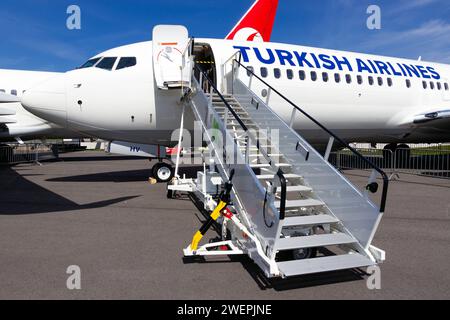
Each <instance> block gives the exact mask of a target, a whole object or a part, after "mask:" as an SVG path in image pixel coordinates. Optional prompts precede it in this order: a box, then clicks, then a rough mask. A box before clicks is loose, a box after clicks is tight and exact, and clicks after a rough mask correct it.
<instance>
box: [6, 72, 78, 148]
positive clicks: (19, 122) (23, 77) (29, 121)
mask: <svg viewBox="0 0 450 320" xmlns="http://www.w3.org/2000/svg"><path fill="white" fill-rule="evenodd" d="M57 75H58V73H55V72H37V71H20V70H0V141H2V142H11V141H14V140H16V141H18V142H20V143H22V140H28V139H42V138H47V137H61V138H76V137H78V136H79V134H78V133H75V132H73V131H69V130H67V129H65V128H64V127H62V126H59V125H57V124H55V123H51V122H49V121H47V120H44V119H41V118H38V117H36V116H35V115H33V114H31V113H30V112H28V111H26V110H25V109H24V108H23V106H22V105H21V103H20V100H21V97H22V95H23V93H24V92H25V91H26V90H27V89H29V88H31V87H33V86H36V85H38V84H39V83H42V82H44V81H46V80H48V79H50V78H53V77H55V76H57Z"/></svg>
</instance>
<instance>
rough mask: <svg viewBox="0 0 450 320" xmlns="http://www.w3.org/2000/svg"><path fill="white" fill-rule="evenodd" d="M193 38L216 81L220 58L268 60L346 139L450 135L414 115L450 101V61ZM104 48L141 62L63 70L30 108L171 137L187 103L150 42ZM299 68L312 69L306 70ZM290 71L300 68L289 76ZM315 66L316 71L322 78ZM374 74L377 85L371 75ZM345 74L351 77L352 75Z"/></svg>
mask: <svg viewBox="0 0 450 320" xmlns="http://www.w3.org/2000/svg"><path fill="white" fill-rule="evenodd" d="M196 43H201V44H207V45H209V46H210V47H211V49H212V52H213V54H214V60H215V66H216V70H215V71H216V74H217V87H218V88H221V87H222V79H223V75H222V68H221V65H222V64H223V63H225V62H226V61H227V60H228V59H229V58H230V57H231V56H232V55H233V54H235V53H236V52H238V51H241V53H242V62H243V63H244V64H245V65H246V66H251V67H253V68H254V70H255V73H256V74H257V75H261V68H266V69H267V74H268V75H267V76H266V77H264V80H265V81H267V82H268V83H269V84H270V85H271V86H273V87H274V88H276V89H277V90H278V91H280V92H281V93H282V94H283V95H285V96H286V97H287V98H289V99H290V100H292V101H293V102H294V103H295V104H297V105H298V106H299V107H301V108H302V109H304V110H305V111H306V112H308V113H309V114H311V115H312V116H313V117H314V118H316V119H317V120H318V121H320V122H321V123H322V124H323V125H325V126H326V127H328V128H329V129H331V130H332V131H335V132H336V133H337V134H338V135H340V136H341V137H343V138H344V139H347V141H349V142H374V143H375V142H380V143H381V142H386V143H389V142H421V143H426V142H444V141H450V129H449V128H448V126H446V125H443V126H439V123H437V124H436V123H433V126H432V127H431V126H430V127H427V126H421V127H416V126H414V125H413V124H412V122H413V121H412V120H413V119H414V116H416V115H417V114H422V113H426V112H428V111H430V112H432V111H433V110H435V109H436V108H439V109H443V108H444V109H445V108H447V109H450V91H448V84H449V79H450V67H449V66H448V65H442V64H435V63H428V62H422V61H413V60H405V59H397V58H388V57H380V56H373V55H365V54H357V53H349V52H342V51H333V50H326V49H318V48H310V47H303V46H294V45H286V44H277V43H253V42H235V41H228V40H214V39H196ZM243 47H245V48H243ZM277 50H278V51H277ZM258 53H259V56H258ZM97 57H118V58H120V57H134V58H136V60H137V64H136V65H135V66H133V67H130V68H125V69H121V70H115V67H114V68H113V69H112V70H104V69H99V68H96V67H92V68H86V69H77V70H73V71H69V72H67V73H65V74H62V75H59V76H58V77H56V78H54V79H53V80H50V81H47V82H45V83H43V84H42V85H40V86H37V87H35V88H33V90H30V91H27V94H26V95H25V98H24V104H25V106H26V107H27V109H28V110H30V111H31V112H33V113H34V114H36V115H37V116H39V117H42V118H45V119H47V120H49V121H52V122H55V123H57V124H59V125H61V126H63V127H65V128H67V129H70V130H75V131H78V132H80V133H82V134H84V135H89V136H94V137H99V138H102V139H105V140H121V141H129V142H136V143H144V144H159V145H167V146H171V145H174V144H175V143H176V142H175V141H174V139H173V137H172V135H173V131H174V130H176V129H177V128H178V127H179V124H180V118H181V113H182V106H181V105H180V104H179V99H180V92H179V90H160V89H158V88H156V86H155V76H154V70H153V59H152V42H143V43H137V44H133V45H129V46H124V47H120V48H116V49H112V50H109V51H106V52H104V53H101V54H99V55H98V56H97ZM371 63H373V65H371ZM116 66H117V62H116ZM407 66H409V67H407ZM275 69H278V70H279V71H280V74H281V76H280V77H279V78H277V77H275V73H276V72H278V71H276V70H275ZM289 70H291V71H289ZM300 71H304V72H305V79H304V80H302V78H300ZM291 72H292V74H293V78H292V79H289V78H288V73H291ZM311 72H316V75H317V80H316V81H313V80H312V74H311ZM324 72H325V73H327V75H326V76H325V75H324V74H323V73H324ZM336 74H339V78H340V82H339V83H338V82H336V80H335V77H337V76H336ZM358 76H361V77H362V80H363V81H362V84H359V83H358ZM370 76H371V77H373V80H374V83H373V85H371V84H369V77H370ZM324 77H327V78H328V81H324ZM348 77H350V78H351V81H347V78H348ZM379 77H380V78H381V79H382V85H380V84H379V83H378V81H379V79H378V78H379ZM407 80H408V81H409V83H410V85H408V86H409V87H408V86H407ZM424 81H425V82H426V83H427V89H424V87H423V82H424ZM348 82H349V83H348ZM431 83H433V84H431ZM430 86H433V87H434V89H431V88H430ZM438 86H439V88H440V89H438ZM252 89H253V90H254V92H255V93H257V94H260V93H261V92H262V89H263V87H262V86H261V87H260V88H259V87H258V84H255V86H254V87H252ZM277 99H278V98H277V97H274V98H273V99H272V100H271V102H270V107H271V108H273V109H274V110H275V111H276V112H277V113H278V114H279V115H280V116H281V117H282V118H283V119H284V120H286V121H289V119H290V117H291V111H292V109H291V108H290V107H288V106H287V105H286V104H285V103H281V99H278V100H277ZM186 124H187V127H188V128H192V127H193V125H192V124H193V117H192V116H188V118H187V119H186ZM295 128H296V129H297V130H299V131H301V133H302V134H303V135H304V136H305V138H307V139H309V140H310V141H311V142H312V143H316V144H324V143H326V141H327V140H328V138H329V137H326V136H321V135H319V132H320V130H317V128H315V127H314V126H312V125H311V124H310V122H308V121H304V120H302V118H301V117H298V120H297V121H296V123H295Z"/></svg>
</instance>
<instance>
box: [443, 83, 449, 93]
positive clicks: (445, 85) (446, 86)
mask: <svg viewBox="0 0 450 320" xmlns="http://www.w3.org/2000/svg"><path fill="white" fill-rule="evenodd" d="M444 87H445V91H448V83H447V82H446V83H444Z"/></svg>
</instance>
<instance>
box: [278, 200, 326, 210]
mask: <svg viewBox="0 0 450 320" xmlns="http://www.w3.org/2000/svg"><path fill="white" fill-rule="evenodd" d="M324 205H325V203H323V202H322V201H318V200H314V199H307V200H290V201H286V209H295V208H307V207H320V206H324ZM275 207H277V208H278V209H279V208H280V207H281V203H280V202H275Z"/></svg>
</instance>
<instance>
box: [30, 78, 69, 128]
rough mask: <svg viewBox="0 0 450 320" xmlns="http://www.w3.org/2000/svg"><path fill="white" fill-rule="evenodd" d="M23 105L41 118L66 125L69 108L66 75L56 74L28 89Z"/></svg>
mask: <svg viewBox="0 0 450 320" xmlns="http://www.w3.org/2000/svg"><path fill="white" fill-rule="evenodd" d="M22 106H23V107H24V108H25V109H26V110H28V111H29V112H31V113H33V114H34V115H36V116H38V117H39V118H42V119H45V120H47V121H50V122H53V123H56V124H59V125H61V126H63V127H66V126H67V110H66V88H65V81H64V75H60V76H56V77H54V78H52V79H49V80H47V81H45V82H43V83H41V84H39V85H37V86H35V87H33V88H30V89H29V90H26V91H25V92H24V94H23V97H22Z"/></svg>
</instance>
